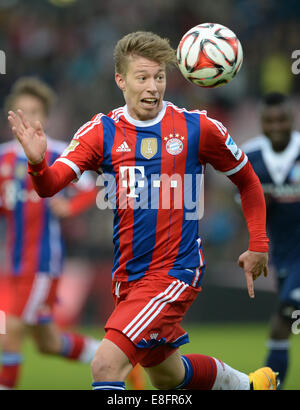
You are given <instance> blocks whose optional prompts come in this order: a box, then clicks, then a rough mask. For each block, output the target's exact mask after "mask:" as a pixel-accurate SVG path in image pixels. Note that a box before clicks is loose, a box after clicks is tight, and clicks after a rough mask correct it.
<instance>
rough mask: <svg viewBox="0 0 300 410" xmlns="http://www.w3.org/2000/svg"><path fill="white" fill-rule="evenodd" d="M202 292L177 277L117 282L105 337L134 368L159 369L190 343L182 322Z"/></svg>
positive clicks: (156, 277) (154, 276)
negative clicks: (166, 360) (154, 367)
mask: <svg viewBox="0 0 300 410" xmlns="http://www.w3.org/2000/svg"><path fill="white" fill-rule="evenodd" d="M199 291H200V288H194V287H192V286H189V285H188V284H187V283H185V282H182V281H180V280H178V279H176V278H174V277H171V276H168V275H164V276H162V275H160V274H154V273H153V274H151V275H148V276H145V277H144V278H142V279H138V280H135V281H131V282H115V281H114V282H113V297H114V302H115V309H114V311H113V313H112V315H111V316H110V318H109V319H108V321H107V323H106V325H105V330H106V332H107V333H106V335H105V337H106V338H107V339H109V340H111V341H112V342H114V343H115V344H116V345H117V346H118V347H119V348H120V349H121V350H122V351H123V352H124V353H125V354H126V355H127V357H128V358H129V360H130V361H131V363H132V364H133V365H135V364H136V363H138V362H139V363H140V364H141V365H142V366H144V367H151V366H156V365H157V364H159V363H161V362H162V361H163V360H165V359H166V358H167V357H168V356H169V355H170V354H172V353H173V352H174V351H175V350H176V349H177V348H178V347H179V346H181V345H183V344H185V343H188V342H189V338H188V334H187V333H186V332H185V330H184V329H183V328H182V327H181V326H180V322H181V320H182V319H183V317H184V315H185V313H186V312H187V310H188V308H189V307H190V306H191V304H192V303H193V301H194V300H195V298H196V296H197V294H198V293H199ZM124 336H125V337H124Z"/></svg>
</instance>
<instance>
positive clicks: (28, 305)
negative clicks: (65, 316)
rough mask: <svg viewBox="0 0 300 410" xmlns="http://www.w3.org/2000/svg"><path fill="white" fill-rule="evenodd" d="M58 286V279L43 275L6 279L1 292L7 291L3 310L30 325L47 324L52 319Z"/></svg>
mask: <svg viewBox="0 0 300 410" xmlns="http://www.w3.org/2000/svg"><path fill="white" fill-rule="evenodd" d="M1 280H2V279H1ZM57 284H58V279H57V278H52V277H51V276H49V275H47V274H42V273H40V274H35V275H22V276H10V277H9V278H6V283H5V287H4V288H3V290H1V292H0V293H2V292H4V291H5V295H6V297H5V305H4V304H3V306H1V310H4V311H5V313H6V314H9V315H12V316H17V317H19V318H20V319H22V320H23V321H24V322H25V323H26V324H29V325H36V324H41V323H47V322H49V321H50V320H51V319H52V309H53V306H54V304H55V302H56V290H57ZM0 298H1V294H0Z"/></svg>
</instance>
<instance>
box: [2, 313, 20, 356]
mask: <svg viewBox="0 0 300 410" xmlns="http://www.w3.org/2000/svg"><path fill="white" fill-rule="evenodd" d="M5 330H6V333H5V334H4V335H1V338H0V343H1V349H2V350H3V351H16V352H17V351H19V350H20V349H21V347H22V343H23V338H24V336H25V324H24V322H23V321H22V319H20V318H19V317H17V316H12V315H7V316H6V329H5Z"/></svg>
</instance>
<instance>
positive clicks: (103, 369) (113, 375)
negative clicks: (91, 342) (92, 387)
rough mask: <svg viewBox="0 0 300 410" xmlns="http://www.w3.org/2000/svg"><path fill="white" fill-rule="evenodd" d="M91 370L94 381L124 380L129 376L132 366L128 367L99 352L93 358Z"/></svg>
mask: <svg viewBox="0 0 300 410" xmlns="http://www.w3.org/2000/svg"><path fill="white" fill-rule="evenodd" d="M91 370H92V376H93V379H94V381H123V380H125V378H126V377H127V375H128V373H129V371H130V368H128V369H126V368H124V367H122V366H120V365H119V364H118V363H116V362H114V361H113V360H112V359H109V358H107V357H105V355H103V354H101V353H98V352H97V353H96V355H95V357H94V359H93V360H92V363H91Z"/></svg>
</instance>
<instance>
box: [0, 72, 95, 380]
mask: <svg viewBox="0 0 300 410" xmlns="http://www.w3.org/2000/svg"><path fill="white" fill-rule="evenodd" d="M52 100H53V92H52V90H51V89H50V88H49V87H48V86H47V85H46V84H44V83H43V82H41V81H40V80H38V79H35V78H31V77H29V78H28V77H24V78H21V79H19V80H18V81H17V82H16V83H15V85H14V87H13V89H12V91H11V94H10V95H9V96H8V98H7V104H8V106H9V107H10V108H11V109H18V108H21V109H22V111H23V112H24V113H25V114H26V116H27V118H28V120H29V122H30V123H34V122H35V121H36V120H39V121H41V122H42V123H43V124H46V120H47V116H48V112H49V110H50V107H51V102H52ZM65 145H66V144H65V143H63V142H60V141H57V140H52V139H49V144H48V148H47V152H46V156H47V158H48V160H49V162H50V163H52V162H54V160H55V159H56V158H57V157H58V156H59V155H60V153H61V151H62V149H64V148H65ZM70 188H71V189H70V192H69V197H68V198H67V197H64V196H62V195H58V196H57V197H55V198H51V200H49V199H41V198H40V197H39V196H38V195H37V194H36V192H35V190H34V188H33V186H32V181H31V178H30V176H29V175H28V173H27V161H26V157H25V155H24V152H23V150H22V147H21V145H20V144H19V142H18V141H17V140H12V141H9V142H7V143H3V144H0V217H4V219H5V222H6V233H5V251H4V261H3V264H2V266H1V277H0V278H1V285H0V309H1V310H3V311H4V312H5V313H6V334H5V335H2V336H1V347H2V355H1V365H2V366H1V367H0V388H15V387H16V386H17V384H18V375H19V372H20V367H21V363H22V359H23V357H22V345H23V339H24V334H25V330H26V329H30V332H31V335H32V337H33V338H34V340H35V342H36V344H37V346H38V348H39V350H40V351H41V352H42V353H46V354H54V355H61V356H64V357H67V358H70V359H76V360H81V361H84V362H90V361H91V360H92V358H93V356H94V353H95V351H96V349H97V347H98V345H99V341H96V340H93V339H90V338H88V337H85V336H82V335H77V334H73V333H68V332H63V333H62V332H60V331H59V330H58V329H57V327H56V326H55V324H54V323H53V322H52V320H51V314H52V307H53V306H54V303H55V302H56V289H57V285H58V280H59V275H60V273H61V271H62V262H63V253H64V252H63V242H62V236H61V228H60V222H59V219H60V218H64V217H70V216H73V215H76V214H78V213H79V212H81V211H83V210H85V209H87V208H88V207H90V206H92V205H93V204H94V203H95V198H96V189H95V185H94V180H93V178H92V177H91V176H87V177H85V178H84V180H83V181H82V184H80V185H79V186H77V187H76V186H74V187H70ZM71 191H72V192H71ZM4 284H5V286H4ZM4 292H5V295H3V293H4ZM3 296H4V297H3Z"/></svg>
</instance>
